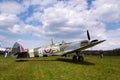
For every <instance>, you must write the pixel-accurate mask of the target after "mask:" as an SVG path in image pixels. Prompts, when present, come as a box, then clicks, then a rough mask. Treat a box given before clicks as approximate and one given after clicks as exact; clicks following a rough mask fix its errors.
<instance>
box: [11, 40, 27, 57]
mask: <svg viewBox="0 0 120 80" xmlns="http://www.w3.org/2000/svg"><path fill="white" fill-rule="evenodd" d="M24 52H25V49H24V47H23V46H22V45H20V44H19V43H18V42H15V44H14V45H13V48H12V51H11V53H12V56H13V57H14V58H17V57H18V54H19V53H24Z"/></svg>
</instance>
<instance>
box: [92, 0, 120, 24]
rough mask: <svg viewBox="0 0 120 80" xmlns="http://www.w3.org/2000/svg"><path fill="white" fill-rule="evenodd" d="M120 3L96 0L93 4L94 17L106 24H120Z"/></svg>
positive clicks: (111, 0) (114, 0) (116, 0)
mask: <svg viewBox="0 0 120 80" xmlns="http://www.w3.org/2000/svg"><path fill="white" fill-rule="evenodd" d="M119 4H120V1H118V0H96V1H94V2H93V4H92V16H93V17H95V18H96V19H97V20H101V21H104V22H112V23H118V22H120V11H119V7H120V5H119Z"/></svg>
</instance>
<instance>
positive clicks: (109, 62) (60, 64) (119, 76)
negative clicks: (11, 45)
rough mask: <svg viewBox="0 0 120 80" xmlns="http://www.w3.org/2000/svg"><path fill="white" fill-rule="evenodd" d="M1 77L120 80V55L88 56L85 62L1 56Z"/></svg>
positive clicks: (7, 79)
mask: <svg viewBox="0 0 120 80" xmlns="http://www.w3.org/2000/svg"><path fill="white" fill-rule="evenodd" d="M0 80H120V56H105V57H104V58H102V59H100V58H99V57H98V56H86V57H85V62H83V63H74V62H73V61H72V59H71V57H60V56H53V57H40V58H27V59H22V60H20V59H17V60H15V59H13V58H11V57H7V58H4V57H3V56H0Z"/></svg>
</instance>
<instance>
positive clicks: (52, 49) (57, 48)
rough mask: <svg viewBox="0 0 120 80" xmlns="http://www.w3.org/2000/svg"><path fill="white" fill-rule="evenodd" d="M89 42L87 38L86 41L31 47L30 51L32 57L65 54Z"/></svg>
mask: <svg viewBox="0 0 120 80" xmlns="http://www.w3.org/2000/svg"><path fill="white" fill-rule="evenodd" d="M86 44H88V41H87V40H84V41H76V42H70V43H63V44H59V45H49V46H44V47H38V48H34V49H30V50H29V51H28V53H29V55H30V57H33V56H38V57H39V56H44V55H47V56H50V55H63V54H64V53H66V52H69V51H73V50H75V49H78V48H80V47H82V46H84V45H86Z"/></svg>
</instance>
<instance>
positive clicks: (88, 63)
mask: <svg viewBox="0 0 120 80" xmlns="http://www.w3.org/2000/svg"><path fill="white" fill-rule="evenodd" d="M28 61H62V62H67V63H72V64H80V65H95V64H94V63H92V62H88V61H84V62H74V61H73V60H72V59H64V58H57V59H55V60H27V59H20V60H16V62H28Z"/></svg>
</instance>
